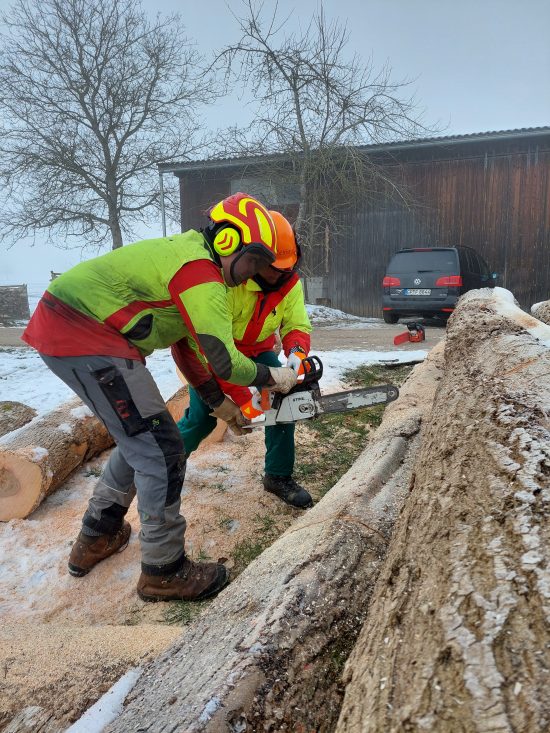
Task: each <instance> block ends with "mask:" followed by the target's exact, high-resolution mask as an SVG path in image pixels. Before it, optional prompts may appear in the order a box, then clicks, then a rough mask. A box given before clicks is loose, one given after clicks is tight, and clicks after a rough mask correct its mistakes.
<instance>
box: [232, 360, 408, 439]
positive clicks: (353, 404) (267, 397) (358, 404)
mask: <svg viewBox="0 0 550 733" xmlns="http://www.w3.org/2000/svg"><path fill="white" fill-rule="evenodd" d="M293 356H294V355H291V357H289V359H288V366H290V367H291V368H292V369H295V371H296V372H297V373H300V374H303V379H302V380H301V381H298V383H297V384H296V386H295V387H293V388H292V389H291V390H290V392H288V393H287V394H278V393H273V392H268V391H267V390H262V391H261V392H258V391H256V392H255V394H254V395H253V397H252V399H251V401H250V403H247V407H248V409H247V411H246V412H245V415H246V417H248V418H249V419H251V418H259V417H260V416H261V415H262V414H263V415H264V419H263V420H259V419H256V420H255V422H253V423H251V424H250V425H246V426H244V427H245V429H246V428H248V429H252V428H256V427H266V426H270V425H278V424H281V423H295V422H298V421H299V420H309V419H310V418H312V417H318V416H319V415H324V414H327V413H331V412H350V411H352V410H359V409H361V408H365V407H373V406H374V405H385V404H388V403H389V402H393V400H396V399H397V397H398V396H399V390H398V389H397V387H395V386H394V385H393V384H382V385H379V386H377V387H364V388H359V389H349V390H346V391H344V392H335V393H334V394H328V395H322V394H321V390H320V388H319V380H320V379H321V377H322V376H323V364H322V362H321V360H320V359H319V357H318V356H308V357H303V358H301V355H300V356H298V357H297V358H296V359H293V358H292V357H293ZM302 370H303V371H302Z"/></svg>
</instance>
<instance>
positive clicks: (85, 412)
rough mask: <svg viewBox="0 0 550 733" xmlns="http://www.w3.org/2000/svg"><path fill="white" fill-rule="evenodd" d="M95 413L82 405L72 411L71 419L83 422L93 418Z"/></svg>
mask: <svg viewBox="0 0 550 733" xmlns="http://www.w3.org/2000/svg"><path fill="white" fill-rule="evenodd" d="M93 414H94V413H93V412H92V411H91V410H90V408H89V407H88V406H87V405H80V406H79V407H73V409H72V410H71V417H74V418H76V419H77V420H82V419H83V418H85V417H93Z"/></svg>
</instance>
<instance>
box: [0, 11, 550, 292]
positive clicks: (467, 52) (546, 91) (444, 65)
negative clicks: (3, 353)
mask: <svg viewBox="0 0 550 733" xmlns="http://www.w3.org/2000/svg"><path fill="white" fill-rule="evenodd" d="M265 4H266V6H267V7H273V5H274V3H273V2H270V0H266V2H265ZM143 5H144V7H145V8H146V9H147V10H148V11H150V12H151V14H154V13H156V12H160V13H162V14H166V13H172V12H178V13H180V15H181V16H182V19H183V22H184V24H185V26H186V31H187V35H188V36H189V38H193V39H195V40H196V42H197V46H198V47H199V49H200V50H201V51H202V52H204V53H210V52H215V51H216V50H218V49H220V48H221V47H223V45H225V44H226V43H227V42H229V41H232V40H235V39H236V38H237V37H238V32H237V30H236V28H235V24H234V21H233V19H232V18H231V14H230V12H229V10H228V5H229V7H230V8H231V9H232V10H233V11H234V12H236V13H238V11H239V8H240V7H241V4H240V2H235V0H231V2H229V3H226V2H223V0H203V2H201V3H197V2H196V0H179V1H178V0H143ZM7 6H9V2H6V0H0V8H6V7H7ZM317 7H318V3H317V2H314V1H313V0H299V1H297V2H295V3H292V2H289V0H279V9H280V12H281V15H283V16H286V15H288V13H289V12H290V11H292V10H293V11H294V12H293V15H292V16H291V19H290V21H289V22H290V23H291V24H295V25H299V24H301V25H302V27H304V26H306V25H307V22H308V20H309V18H310V17H311V14H312V13H313V11H314V10H315V9H316V8H317ZM324 7H325V13H326V15H327V18H329V19H330V18H333V17H335V16H337V17H338V18H339V19H340V20H341V21H345V20H348V22H349V27H350V34H351V46H352V48H353V50H355V51H357V52H358V53H360V54H361V55H362V56H363V57H364V58H365V59H368V58H369V57H372V60H373V63H374V67H375V68H379V67H380V66H382V65H383V64H384V63H385V62H386V60H389V63H390V65H391V67H392V69H393V78H394V79H396V80H404V79H412V80H413V83H412V85H411V91H414V92H415V96H416V98H417V100H418V103H419V106H420V107H421V108H423V109H424V110H425V111H424V121H425V123H426V124H427V125H429V126H437V127H439V128H440V129H441V133H440V134H442V135H454V134H463V133H473V132H485V131H489V130H507V129H515V128H521V127H536V126H542V125H548V124H550V86H549V79H550V44H549V42H548V29H549V28H550V2H549V1H548V0H523V2H521V3H520V2H519V0H363V1H361V0H326V1H325V3H324ZM249 115H250V109H249V108H247V107H246V106H245V105H243V103H242V101H240V100H239V99H238V98H237V95H233V96H232V97H231V98H228V99H225V100H223V101H221V102H219V103H217V104H216V105H215V106H214V107H212V108H210V109H209V111H208V113H207V115H206V120H207V124H209V122H210V121H211V122H212V123H213V124H212V127H213V128H214V129H215V128H218V127H220V126H223V125H225V124H230V123H242V122H245V121H246V120H247V119H248V118H249ZM159 235H160V222H159V223H157V222H152V224H151V227H150V229H149V230H145V229H144V230H143V232H140V237H143V238H145V237H153V236H159ZM92 254H94V253H93V252H90V251H88V252H87V253H86V254H85V255H84V256H92ZM81 256H82V255H81V253H80V251H79V250H73V251H71V252H65V251H62V250H60V249H56V248H55V247H52V246H46V245H44V244H40V243H37V244H36V245H35V246H34V247H32V248H31V247H29V246H28V245H25V244H22V243H18V244H17V245H15V246H14V247H12V248H11V249H10V250H7V249H6V246H5V245H0V283H18V282H47V280H48V279H49V272H50V270H55V271H63V270H65V269H67V268H68V267H70V266H71V265H73V264H76V263H77V262H78V261H79V259H80V257H81Z"/></svg>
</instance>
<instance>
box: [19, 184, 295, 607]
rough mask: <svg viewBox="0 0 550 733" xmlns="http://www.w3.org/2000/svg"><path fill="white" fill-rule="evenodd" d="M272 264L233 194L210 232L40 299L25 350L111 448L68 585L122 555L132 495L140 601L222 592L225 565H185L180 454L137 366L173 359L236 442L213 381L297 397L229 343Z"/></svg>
mask: <svg viewBox="0 0 550 733" xmlns="http://www.w3.org/2000/svg"><path fill="white" fill-rule="evenodd" d="M276 257H277V234H276V230H275V225H274V223H273V220H272V218H271V215H270V214H269V212H268V210H267V209H266V208H265V207H264V206H263V205H262V204H261V203H260V202H259V201H257V200H256V199H254V198H251V197H250V196H247V195H246V194H243V193H237V194H234V195H233V196H230V197H228V198H226V199H224V200H223V201H220V202H219V203H218V204H216V206H214V207H213V209H212V210H211V212H210V223H209V225H208V226H207V227H206V228H205V229H204V230H202V231H200V232H199V231H193V230H191V231H188V232H184V233H183V234H176V235H174V236H171V237H164V238H161V239H151V240H146V241H143V242H136V243H135V244H131V245H127V246H126V247H122V248H120V249H117V250H114V251H112V252H109V253H108V254H105V255H103V256H101V257H97V258H95V259H92V260H88V261H86V262H82V263H81V264H79V265H77V266H76V267H73V268H72V269H71V270H69V271H68V272H66V273H64V274H62V275H61V276H60V277H58V278H57V279H56V280H54V281H53V282H52V283H51V284H50V286H49V288H48V290H47V291H46V292H45V293H44V295H43V297H42V299H41V301H40V303H39V305H38V307H37V309H36V311H35V313H34V314H33V317H32V318H31V320H30V322H29V325H28V327H27V329H26V331H25V333H24V334H23V337H22V338H23V339H24V340H25V341H26V342H27V343H28V344H30V345H31V346H33V347H34V348H35V349H37V350H38V352H39V353H40V355H41V357H42V359H43V360H44V361H45V363H46V364H47V365H48V367H49V368H50V369H51V370H52V371H53V372H54V373H55V374H57V375H58V376H59V377H60V378H61V379H62V380H63V381H64V382H65V383H66V384H68V385H69V386H70V387H71V389H73V391H74V392H75V393H76V394H77V395H78V396H79V397H80V398H81V399H82V401H83V402H84V403H85V404H86V405H87V406H88V407H89V408H90V410H92V412H93V413H94V414H95V415H96V416H97V417H98V418H99V419H100V420H101V421H102V422H103V423H104V424H105V425H106V427H107V429H108V430H109V432H110V433H111V435H112V437H113V438H114V440H115V443H116V448H115V449H114V450H113V451H112V453H111V455H110V457H109V460H108V461H107V464H106V466H105V470H104V472H103V475H102V476H101V478H100V479H99V481H98V482H97V484H96V486H95V487H94V491H93V495H92V497H91V498H90V501H89V503H88V508H87V510H86V512H85V514H84V517H83V520H82V529H81V531H80V534H79V535H78V537H77V539H76V541H75V543H74V544H73V546H72V549H71V552H70V556H69V572H70V573H71V575H73V576H75V577H80V576H83V575H85V574H86V573H88V572H89V571H90V570H91V569H92V568H93V567H94V566H95V565H96V564H97V563H98V562H100V561H102V560H104V559H105V558H107V557H109V556H110V555H112V554H114V553H115V552H118V551H121V550H122V549H124V547H125V546H126V545H127V544H128V540H129V536H130V531H131V528H130V525H129V523H128V522H127V521H125V519H124V517H125V515H126V512H127V510H128V507H129V506H130V504H131V502H132V500H133V498H134V496H136V495H137V500H138V513H139V517H140V523H141V531H140V535H139V539H140V546H141V560H142V563H141V575H140V578H139V581H138V586H137V591H138V594H139V595H140V597H141V598H142V599H143V600H147V601H157V600H178V599H179V600H202V599H203V598H208V597H210V596H213V595H215V594H216V593H217V592H218V591H219V590H220V589H221V588H222V587H223V586H224V585H225V584H226V582H227V579H228V575H227V570H226V568H225V567H224V566H223V565H222V564H219V563H194V562H193V561H191V560H190V559H189V558H188V557H187V556H186V554H185V547H184V535H185V519H184V517H183V516H182V515H181V514H180V502H181V498H180V495H181V488H182V483H183V479H184V476H185V465H186V454H185V449H184V445H183V441H182V439H181V436H180V434H179V431H178V429H177V426H176V424H175V422H174V420H173V419H172V417H171V416H170V414H169V413H168V411H167V409H166V405H165V403H164V400H163V399H162V397H161V395H160V392H159V390H158V387H157V386H156V384H155V382H154V380H153V378H152V376H151V374H150V373H149V371H148V370H147V368H146V366H145V357H146V356H147V355H149V354H151V353H152V352H153V351H154V350H155V349H162V348H166V347H168V346H170V347H172V352H173V355H174V359H175V361H176V364H177V365H178V367H179V369H180V370H181V371H182V372H183V374H184V375H185V377H186V379H187V380H188V382H189V384H190V385H192V387H193V388H194V389H195V390H196V393H197V394H198V395H200V398H201V399H202V400H203V401H204V403H205V404H206V405H208V409H209V411H210V412H211V413H212V415H215V416H216V417H219V418H221V419H223V420H225V421H226V422H228V424H229V426H230V427H231V428H232V429H233V430H235V431H236V432H240V431H242V425H243V424H244V423H245V421H246V420H245V418H244V416H243V414H242V412H241V410H240V409H239V407H238V406H237V405H236V404H235V403H234V402H233V401H232V400H231V399H229V398H228V397H226V396H224V394H223V391H222V390H221V388H220V386H219V384H218V382H217V380H216V378H214V376H213V375H215V376H216V377H217V378H220V379H227V380H230V381H231V382H233V383H235V384H238V385H257V386H259V387H260V386H266V387H267V388H268V389H271V390H273V391H279V392H283V393H284V392H287V391H289V390H290V389H291V388H292V387H293V386H294V384H295V383H296V375H295V373H294V372H293V371H292V369H290V368H282V367H268V366H265V365H258V364H256V363H255V362H254V361H252V360H251V359H249V358H248V357H246V356H245V355H243V354H242V353H241V352H240V351H239V350H238V349H237V348H236V347H235V344H234V341H233V335H232V317H231V312H230V310H229V305H228V300H227V292H228V287H229V288H232V287H236V286H238V285H239V284H240V283H242V282H244V281H246V280H248V279H249V278H251V277H254V276H255V275H256V274H258V273H261V272H263V271H267V270H268V268H269V265H270V263H271V262H274V261H275V259H276ZM207 366H208V367H209V369H210V370H211V371H208V368H207Z"/></svg>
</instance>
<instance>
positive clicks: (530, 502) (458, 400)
mask: <svg viewBox="0 0 550 733" xmlns="http://www.w3.org/2000/svg"><path fill="white" fill-rule="evenodd" d="M499 298H502V296H501V295H500V294H499V293H498V292H497V293H496V294H492V293H491V292H490V291H486V290H483V291H479V290H478V291H473V292H472V293H469V294H468V295H467V296H465V297H464V299H463V300H461V302H460V304H459V306H458V308H457V309H456V311H455V313H454V315H453V316H452V318H451V319H450V321H449V324H448V330H447V342H446V348H445V371H444V378H443V380H442V383H441V386H440V389H439V390H438V393H437V395H436V399H435V403H434V408H433V413H432V418H431V421H430V425H429V428H428V430H427V432H426V434H425V437H424V440H423V443H422V447H421V450H420V452H419V456H418V460H417V463H416V465H415V480H414V489H413V491H412V493H411V496H410V498H409V499H408V501H407V504H406V506H405V508H404V511H403V513H402V514H401V516H400V518H399V521H398V523H397V525H396V529H395V532H394V535H393V538H392V541H391V545H390V550H389V553H388V556H387V559H386V562H385V564H384V569H383V571H382V573H381V574H380V577H379V579H378V581H377V583H376V587H375V592H374V594H373V598H372V601H371V605H370V608H369V613H368V618H367V621H366V623H365V625H364V627H363V630H362V632H361V635H360V637H359V640H358V643H357V645H356V647H355V649H354V651H353V653H352V655H351V657H350V659H349V660H348V662H347V665H346V671H345V676H344V679H345V682H347V687H346V694H345V700H344V704H343V707H342V713H341V717H340V720H339V724H338V727H337V731H338V733H359V732H361V733H375V732H376V733H380V731H385V733H395V732H397V731H400V732H401V731H408V732H413V731H419V732H420V731H422V732H423V733H425V731H453V733H454V732H455V731H456V732H457V733H458V732H463V733H488V732H489V731H491V733H511V732H512V731H513V732H515V733H535V731H536V732H537V733H540V732H541V731H547V730H550V685H549V684H548V682H549V679H548V678H549V670H550V635H549V631H550V572H549V562H550V520H549V507H550V420H549V415H550V348H549V347H550V328H548V326H543V324H541V323H540V322H539V321H536V320H535V319H534V318H532V317H531V316H528V315H527V314H525V313H523V312H522V311H520V310H519V309H518V308H516V307H515V306H514V305H513V304H512V303H511V302H508V303H504V307H502V303H501V302H499ZM535 335H538V338H535ZM545 342H546V345H544V343H545Z"/></svg>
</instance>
